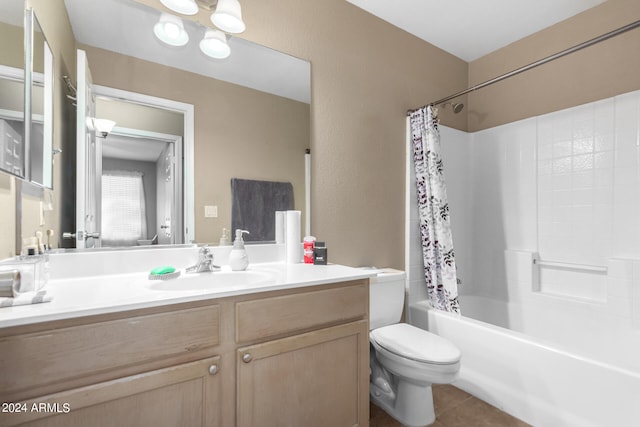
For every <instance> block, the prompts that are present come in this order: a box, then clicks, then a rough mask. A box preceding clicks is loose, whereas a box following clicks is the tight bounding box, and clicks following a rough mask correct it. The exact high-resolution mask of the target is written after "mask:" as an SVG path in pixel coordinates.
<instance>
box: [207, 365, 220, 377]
mask: <svg viewBox="0 0 640 427" xmlns="http://www.w3.org/2000/svg"><path fill="white" fill-rule="evenodd" d="M217 373H218V365H211V366H209V374H210V375H215V374H217Z"/></svg>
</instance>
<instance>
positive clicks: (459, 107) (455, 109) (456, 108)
mask: <svg viewBox="0 0 640 427" xmlns="http://www.w3.org/2000/svg"><path fill="white" fill-rule="evenodd" d="M447 105H451V109H452V110H453V112H454V113H456V114H458V113H459V112H460V111H462V109H463V108H464V104H463V103H460V102H454V103H451V102H445V103H444V104H442V106H443V107H446V106H447Z"/></svg>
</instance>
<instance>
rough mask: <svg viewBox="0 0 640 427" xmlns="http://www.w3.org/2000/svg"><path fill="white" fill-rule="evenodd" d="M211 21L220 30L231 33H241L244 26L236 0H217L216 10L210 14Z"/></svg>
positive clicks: (240, 8) (240, 9)
mask: <svg viewBox="0 0 640 427" xmlns="http://www.w3.org/2000/svg"><path fill="white" fill-rule="evenodd" d="M211 22H213V25H215V26H216V27H218V28H220V29H221V30H222V31H225V32H227V33H232V34H238V33H241V32H243V31H244V30H245V28H246V26H245V24H244V21H243V20H242V7H241V6H240V2H239V1H238V0H218V5H217V6H216V10H215V12H213V14H212V15H211Z"/></svg>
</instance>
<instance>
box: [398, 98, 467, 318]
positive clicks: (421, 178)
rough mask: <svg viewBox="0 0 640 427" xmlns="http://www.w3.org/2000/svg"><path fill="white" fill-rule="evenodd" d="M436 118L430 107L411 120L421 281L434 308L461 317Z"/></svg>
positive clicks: (416, 112)
mask: <svg viewBox="0 0 640 427" xmlns="http://www.w3.org/2000/svg"><path fill="white" fill-rule="evenodd" d="M437 121H438V117H437V113H435V111H434V108H433V107H431V106H427V107H423V108H420V109H418V110H416V111H414V112H413V113H411V116H410V122H411V142H412V148H413V163H414V170H415V177H416V179H415V185H416V188H417V193H418V194H417V197H416V199H414V203H417V204H418V213H419V218H420V236H421V238H422V257H423V264H424V278H425V282H426V286H427V293H428V295H429V302H430V303H431V305H432V306H433V307H434V308H437V309H439V310H444V311H451V312H455V313H458V314H459V313H460V304H459V302H458V284H457V276H456V262H455V255H454V252H453V237H452V236H451V224H450V222H449V202H448V200H447V187H446V185H445V179H444V167H443V162H442V156H441V154H440V134H439V133H438V123H437Z"/></svg>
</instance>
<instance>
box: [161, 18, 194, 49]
mask: <svg viewBox="0 0 640 427" xmlns="http://www.w3.org/2000/svg"><path fill="white" fill-rule="evenodd" d="M153 33H154V34H155V35H156V37H157V38H159V39H160V40H161V41H162V42H164V43H166V44H168V45H171V46H184V45H185V44H187V42H188V41H189V34H187V32H186V31H185V29H184V25H183V24H182V20H181V19H180V18H178V17H177V16H173V15H170V14H168V13H163V14H162V15H160V21H158V23H157V24H156V25H154V26H153Z"/></svg>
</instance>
